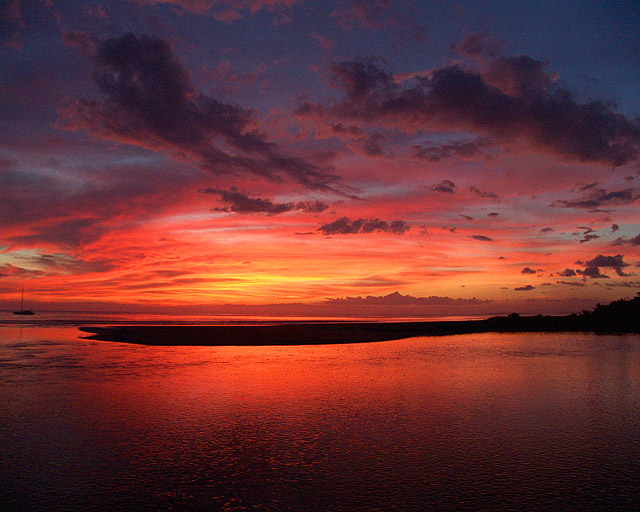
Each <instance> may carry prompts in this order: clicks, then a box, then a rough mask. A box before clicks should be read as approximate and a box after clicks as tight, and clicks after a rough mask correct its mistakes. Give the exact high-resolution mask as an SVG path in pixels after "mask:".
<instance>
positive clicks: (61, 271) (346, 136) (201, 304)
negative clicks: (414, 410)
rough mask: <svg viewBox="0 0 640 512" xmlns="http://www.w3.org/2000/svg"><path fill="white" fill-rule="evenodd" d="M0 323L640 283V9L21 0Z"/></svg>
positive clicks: (6, 127) (639, 287)
mask: <svg viewBox="0 0 640 512" xmlns="http://www.w3.org/2000/svg"><path fill="white" fill-rule="evenodd" d="M2 5H4V7H3V8H2V9H3V10H2V13H1V15H0V17H1V19H2V25H1V29H0V45H1V46H0V70H1V71H0V308H2V309H12V308H15V307H16V306H17V305H18V304H19V301H20V292H21V289H22V288H23V287H24V288H25V290H26V292H25V293H26V296H27V297H28V298H29V303H28V304H25V306H33V307H35V308H36V309H38V308H39V309H41V310H45V309H50V310H53V309H60V308H62V309H89V310H91V309H94V310H95V309H100V308H102V309H105V310H108V309H114V308H115V309H118V308H121V309H122V308H132V309H139V310H148V311H171V310H176V311H190V312H197V311H201V312H218V313H220V312H225V311H228V312H233V313H242V312H253V313H255V312H259V313H264V314H267V313H273V314H278V313H282V312H288V313H292V314H293V313H295V314H307V313H308V314H311V313H312V312H314V313H317V314H325V315H331V314H354V315H359V314H381V315H388V316H397V315H402V314H412V315H416V316H419V315H474V314H493V313H504V312H509V311H511V310H514V311H515V310H518V311H521V312H530V313H535V312H539V313H554V312H557V313H564V312H571V311H581V310H582V309H583V308H590V307H591V306H592V305H593V304H595V303H596V302H608V301H610V300H613V299H618V298H621V297H633V296H635V294H636V293H637V292H638V291H640V215H639V210H638V205H639V204H640V95H639V91H640V31H639V30H638V27H640V4H637V3H635V4H634V3H633V2H627V1H610V2H584V1H558V2H531V1H508V2H506V1H505V2H502V1H496V2H491V3H488V2H477V1H459V2H442V1H430V2H411V1H408V0H407V1H395V2H394V1H390V0H389V1H385V0H373V1H354V0H335V1H325V2H321V1H311V0H231V1H223V0H173V1H170V0H130V1H126V0H123V1H110V2H108V1H87V2H76V1H59V0H42V1H36V0H32V1H20V0H9V1H8V2H3V3H2Z"/></svg>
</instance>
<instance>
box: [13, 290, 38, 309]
mask: <svg viewBox="0 0 640 512" xmlns="http://www.w3.org/2000/svg"><path fill="white" fill-rule="evenodd" d="M23 306H24V288H23V289H22V298H21V299H20V311H14V312H13V314H14V315H35V313H34V312H33V309H24V307H23Z"/></svg>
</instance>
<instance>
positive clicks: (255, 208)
mask: <svg viewBox="0 0 640 512" xmlns="http://www.w3.org/2000/svg"><path fill="white" fill-rule="evenodd" d="M202 192H204V193H205V194H213V195H217V196H219V197H220V198H221V199H222V201H223V202H224V203H225V206H224V207H219V208H214V209H213V210H214V211H218V212H233V213H242V214H247V213H266V214H269V215H275V214H278V213H285V212H290V211H294V210H302V211H306V212H309V213H322V212H323V211H325V210H327V209H328V208H329V206H327V205H326V204H325V203H323V202H322V201H317V200H316V201H298V202H295V203H293V202H291V203H273V202H272V201H270V200H268V199H261V198H258V197H249V196H247V195H245V194H242V193H240V192H236V191H233V190H220V189H216V188H207V189H204V190H203V191H202Z"/></svg>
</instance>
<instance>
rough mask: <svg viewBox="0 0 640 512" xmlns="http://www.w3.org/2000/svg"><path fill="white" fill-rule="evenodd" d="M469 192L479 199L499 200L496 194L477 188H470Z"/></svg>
mask: <svg viewBox="0 0 640 512" xmlns="http://www.w3.org/2000/svg"><path fill="white" fill-rule="evenodd" d="M469 192H473V193H474V194H475V195H477V196H478V197H482V198H485V199H494V200H498V194H494V193H493V192H484V191H482V190H479V189H478V188H477V187H471V188H469Z"/></svg>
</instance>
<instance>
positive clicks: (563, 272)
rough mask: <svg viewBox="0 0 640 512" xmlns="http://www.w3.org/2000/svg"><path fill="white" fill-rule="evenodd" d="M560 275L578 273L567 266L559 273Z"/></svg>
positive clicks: (567, 275)
mask: <svg viewBox="0 0 640 512" xmlns="http://www.w3.org/2000/svg"><path fill="white" fill-rule="evenodd" d="M557 274H558V275H559V276H560V277H573V276H575V275H576V271H575V270H573V269H571V268H565V269H564V270H562V271H560V272H558V273H557Z"/></svg>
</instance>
